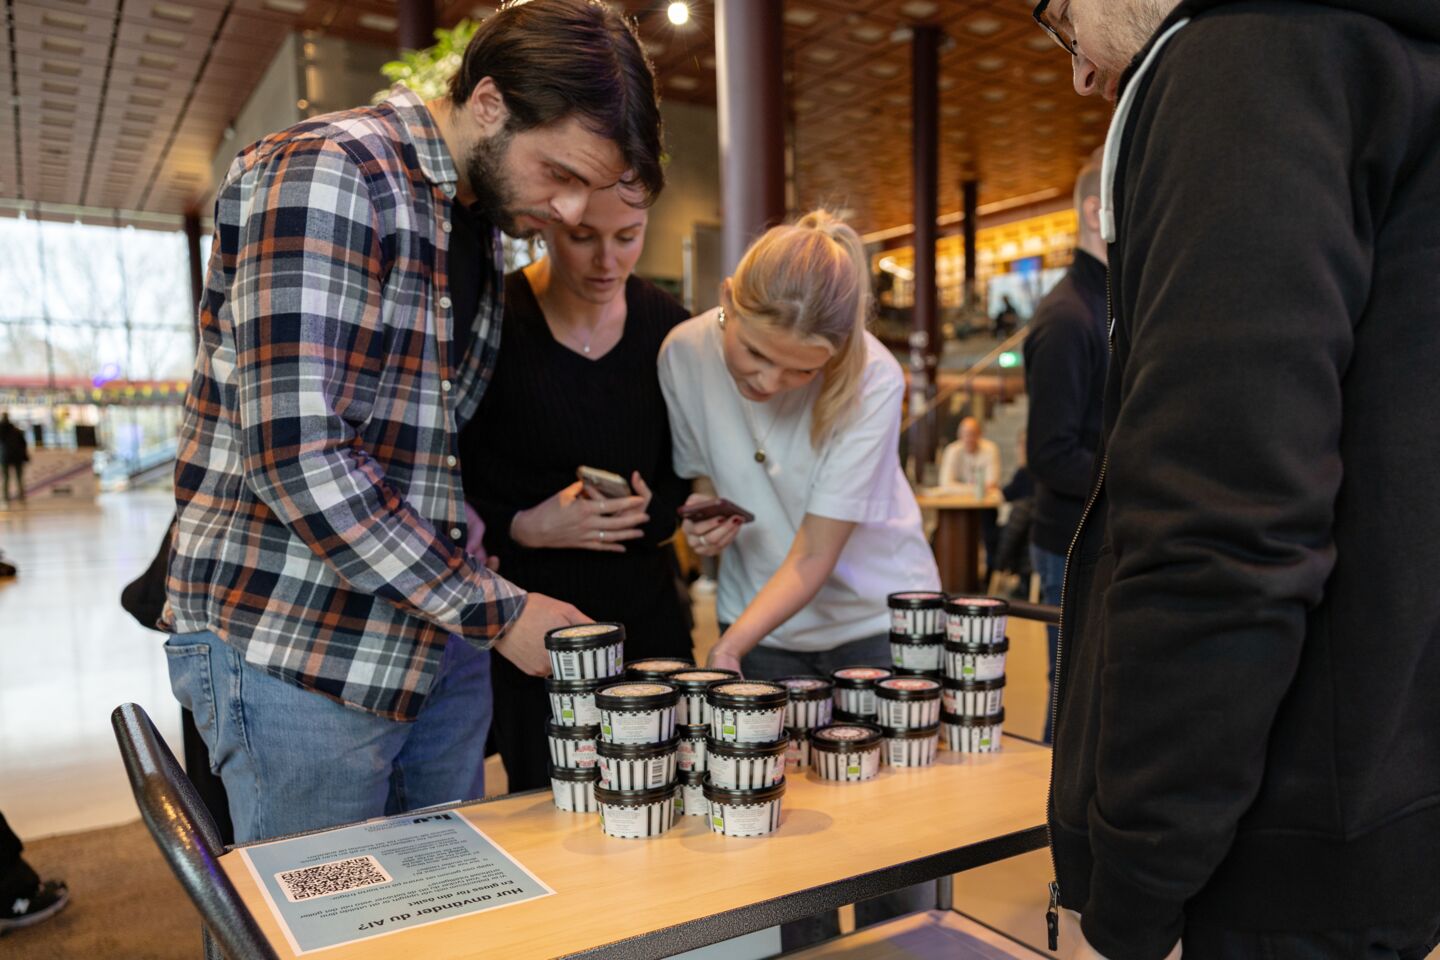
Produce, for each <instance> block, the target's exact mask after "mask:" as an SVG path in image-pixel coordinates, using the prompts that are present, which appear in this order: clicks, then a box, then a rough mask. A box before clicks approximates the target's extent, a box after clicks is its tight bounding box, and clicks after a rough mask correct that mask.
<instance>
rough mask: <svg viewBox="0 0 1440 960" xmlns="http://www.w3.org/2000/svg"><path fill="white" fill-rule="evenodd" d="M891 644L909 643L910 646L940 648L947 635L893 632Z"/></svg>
mask: <svg viewBox="0 0 1440 960" xmlns="http://www.w3.org/2000/svg"><path fill="white" fill-rule="evenodd" d="M890 642H891V643H908V644H910V645H911V646H917V647H938V646H940V644H942V643H944V642H945V634H943V633H922V634H911V633H896V632H895V631H894V630H891V631H890Z"/></svg>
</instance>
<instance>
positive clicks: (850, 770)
mask: <svg viewBox="0 0 1440 960" xmlns="http://www.w3.org/2000/svg"><path fill="white" fill-rule="evenodd" d="M845 774H846V776H853V777H858V776H860V766H859V765H858V764H851V765H850V766H848V767H846V768H845Z"/></svg>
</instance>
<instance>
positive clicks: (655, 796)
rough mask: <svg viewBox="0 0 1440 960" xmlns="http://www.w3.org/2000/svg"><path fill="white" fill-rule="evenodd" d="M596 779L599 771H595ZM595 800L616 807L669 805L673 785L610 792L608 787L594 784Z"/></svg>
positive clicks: (672, 796)
mask: <svg viewBox="0 0 1440 960" xmlns="http://www.w3.org/2000/svg"><path fill="white" fill-rule="evenodd" d="M595 775H596V778H597V779H598V778H599V775H600V771H599V770H596V771H595ZM595 799H596V800H598V801H600V802H601V803H607V804H610V805H611V806H617V807H643V806H645V805H647V804H651V803H661V802H664V803H670V802H672V801H673V800H674V799H675V784H673V783H667V784H666V785H665V786H663V787H649V788H646V789H644V790H611V789H610V788H609V787H602V786H600V784H598V783H597V784H595Z"/></svg>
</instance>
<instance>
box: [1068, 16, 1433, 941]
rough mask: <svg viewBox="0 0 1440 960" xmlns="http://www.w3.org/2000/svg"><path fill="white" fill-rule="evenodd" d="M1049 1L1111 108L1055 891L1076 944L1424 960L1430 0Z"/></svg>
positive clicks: (1072, 573) (1079, 62)
mask: <svg viewBox="0 0 1440 960" xmlns="http://www.w3.org/2000/svg"><path fill="white" fill-rule="evenodd" d="M1059 6H1060V7H1061V9H1059V10H1057V11H1054V12H1053V14H1056V15H1057V16H1055V17H1054V19H1053V20H1052V22H1051V23H1050V25H1049V26H1050V28H1051V29H1053V30H1054V31H1055V32H1056V33H1057V35H1059V36H1060V38H1061V39H1062V40H1063V41H1065V42H1066V43H1067V44H1068V45H1069V47H1070V48H1071V49H1073V50H1075V51H1076V53H1077V55H1076V56H1075V57H1074V66H1075V80H1076V86H1077V88H1078V89H1080V90H1081V91H1082V92H1086V93H1090V92H1099V91H1103V92H1110V93H1118V94H1119V106H1118V108H1117V111H1116V115H1115V118H1114V122H1113V124H1112V127H1111V133H1110V137H1109V141H1108V143H1107V145H1106V152H1105V164H1104V176H1103V178H1102V184H1101V196H1102V200H1103V206H1102V211H1101V223H1102V228H1103V230H1104V232H1105V234H1106V239H1107V240H1109V241H1110V242H1111V248H1110V271H1111V289H1112V293H1113V297H1112V302H1113V307H1114V310H1113V323H1114V337H1113V350H1112V354H1111V359H1110V371H1109V374H1108V376H1107V379H1106V386H1105V400H1104V418H1103V431H1102V447H1101V451H1102V453H1101V462H1100V466H1099V467H1098V468H1097V470H1096V482H1095V484H1094V489H1093V490H1092V493H1091V495H1090V502H1089V503H1088V505H1087V508H1086V510H1085V513H1084V517H1083V519H1082V521H1081V528H1080V534H1079V536H1078V538H1077V541H1076V543H1075V545H1074V546H1073V547H1072V549H1071V551H1070V556H1069V569H1068V573H1067V580H1068V582H1067V583H1066V586H1065V593H1064V602H1063V610H1064V627H1063V629H1062V634H1061V638H1060V657H1059V668H1058V670H1057V674H1058V675H1057V684H1058V687H1059V697H1058V702H1059V706H1058V710H1059V716H1058V721H1057V724H1056V728H1055V751H1054V763H1055V771H1054V779H1053V793H1052V801H1053V805H1052V811H1051V816H1050V833H1051V844H1052V849H1053V852H1054V859H1055V865H1056V871H1057V880H1058V887H1057V888H1055V889H1053V890H1052V895H1053V897H1054V899H1056V900H1058V902H1059V903H1060V904H1061V905H1063V906H1065V907H1069V908H1073V909H1075V910H1078V911H1080V913H1081V926H1082V931H1083V934H1084V937H1085V939H1086V940H1087V941H1088V942H1087V943H1086V944H1084V945H1083V949H1082V951H1081V952H1080V953H1079V954H1077V955H1078V956H1086V957H1095V956H1097V955H1099V956H1106V957H1111V958H1115V960H1159V958H1161V957H1164V956H1165V955H1166V954H1167V953H1170V952H1175V951H1179V950H1181V949H1183V953H1184V957H1185V960H1207V958H1212V957H1224V958H1226V960H1230V958H1241V960H1244V958H1249V957H1261V956H1265V957H1304V958H1320V957H1337V958H1338V957H1346V958H1350V957H1367V958H1372V957H1376V958H1378V957H1390V958H1402V960H1411V958H1421V957H1424V956H1425V954H1426V953H1427V952H1428V950H1429V949H1430V948H1431V947H1432V946H1433V945H1434V944H1435V942H1436V940H1437V938H1440V696H1437V695H1436V691H1437V690H1440V590H1436V588H1435V584H1434V578H1435V573H1436V570H1440V499H1437V498H1436V496H1435V494H1434V491H1433V489H1432V487H1433V484H1432V482H1431V481H1433V479H1434V478H1435V477H1436V476H1437V475H1440V431H1436V430H1435V429H1434V428H1433V426H1425V425H1426V424H1429V423H1431V421H1432V419H1433V416H1434V413H1435V410H1436V398H1437V393H1436V387H1435V371H1436V370H1437V369H1440V322H1437V321H1440V316H1437V314H1440V306H1437V305H1440V226H1437V224H1440V124H1437V123H1436V120H1435V118H1436V117H1437V116H1440V4H1435V3H1433V2H1418V0H1304V2H1302V0H1291V2H1280V0H1246V2H1239V0H1232V2H1227V0H1186V2H1184V3H1180V4H1179V5H1178V6H1176V5H1175V4H1174V3H1170V2H1159V3H1157V2H1155V0H1071V2H1069V3H1068V4H1064V3H1062V4H1060V5H1059ZM1172 8H1173V9H1172ZM1167 14H1168V16H1167ZM1041 15H1043V16H1050V15H1051V13H1045V14H1041ZM1134 37H1139V38H1141V39H1138V40H1135V41H1134V42H1133V44H1131V43H1129V38H1134ZM1145 37H1148V38H1149V39H1148V40H1146V39H1144V38H1145ZM1127 64H1129V66H1128V67H1127ZM1122 71H1123V72H1122Z"/></svg>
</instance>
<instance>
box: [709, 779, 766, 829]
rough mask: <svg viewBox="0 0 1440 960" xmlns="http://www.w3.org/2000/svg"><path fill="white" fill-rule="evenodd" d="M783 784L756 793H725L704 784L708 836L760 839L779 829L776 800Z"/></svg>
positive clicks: (737, 791)
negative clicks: (710, 834)
mask: <svg viewBox="0 0 1440 960" xmlns="http://www.w3.org/2000/svg"><path fill="white" fill-rule="evenodd" d="M784 795H785V781H784V780H783V779H781V781H780V782H779V783H776V784H772V785H771V786H768V787H762V788H760V789H758V790H727V789H726V788H724V787H721V786H717V785H716V784H715V783H713V782H711V781H708V780H707V781H706V783H705V800H706V802H707V803H708V804H709V805H710V810H709V814H710V815H709V822H710V831H711V832H712V833H718V834H722V835H724V836H727V837H763V836H765V835H767V834H771V833H774V832H775V831H776V830H779V829H780V798H781V797H783V796H784Z"/></svg>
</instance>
